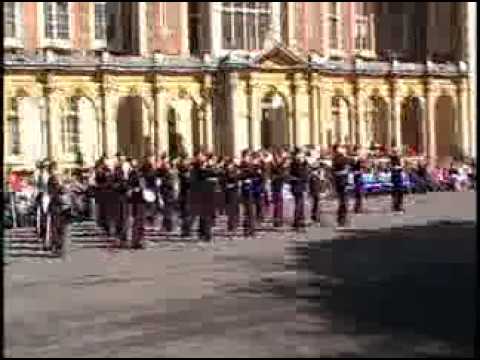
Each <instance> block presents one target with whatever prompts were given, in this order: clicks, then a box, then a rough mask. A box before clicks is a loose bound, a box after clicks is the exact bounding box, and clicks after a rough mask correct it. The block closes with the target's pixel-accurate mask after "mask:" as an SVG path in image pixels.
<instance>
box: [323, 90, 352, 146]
mask: <svg viewBox="0 0 480 360" xmlns="http://www.w3.org/2000/svg"><path fill="white" fill-rule="evenodd" d="M331 106H332V122H331V127H330V132H329V133H328V132H327V139H328V138H329V141H330V142H333V143H337V144H351V143H352V142H353V140H354V138H353V132H354V131H353V129H352V123H351V121H350V116H349V115H350V114H349V106H348V102H347V100H346V99H345V98H344V97H342V96H334V97H333V98H332V104H331ZM330 145H331V144H330Z"/></svg>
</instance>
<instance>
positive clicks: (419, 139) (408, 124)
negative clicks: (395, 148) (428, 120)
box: [401, 97, 425, 154]
mask: <svg viewBox="0 0 480 360" xmlns="http://www.w3.org/2000/svg"><path fill="white" fill-rule="evenodd" d="M423 119H424V109H423V105H422V102H421V100H420V99H419V98H418V97H408V98H406V99H405V101H404V102H403V103H402V115H401V132H402V144H403V145H405V146H406V147H407V148H410V149H413V150H414V151H415V152H416V153H418V154H422V153H423V152H424V150H425V144H424V141H423V135H424V134H423V133H424V130H423V125H424V123H423V121H424V120H423Z"/></svg>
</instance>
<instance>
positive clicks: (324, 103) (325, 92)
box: [317, 86, 332, 146]
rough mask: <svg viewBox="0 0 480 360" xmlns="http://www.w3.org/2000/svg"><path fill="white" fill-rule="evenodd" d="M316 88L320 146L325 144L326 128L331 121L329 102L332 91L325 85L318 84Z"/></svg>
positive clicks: (330, 101)
mask: <svg viewBox="0 0 480 360" xmlns="http://www.w3.org/2000/svg"><path fill="white" fill-rule="evenodd" d="M317 89H318V96H319V103H320V117H319V127H320V132H321V136H320V137H321V138H320V143H321V144H322V146H326V145H327V129H328V127H329V126H330V121H331V112H332V111H331V110H332V109H331V103H332V93H331V92H330V91H329V89H327V88H326V86H320V87H318V88H317ZM320 89H322V90H320Z"/></svg>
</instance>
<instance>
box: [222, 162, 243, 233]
mask: <svg viewBox="0 0 480 360" xmlns="http://www.w3.org/2000/svg"><path fill="white" fill-rule="evenodd" d="M224 169H225V170H224V174H225V175H224V177H223V184H222V185H223V191H224V193H225V210H226V213H227V230H228V231H229V232H234V231H235V230H236V229H237V227H238V218H239V194H238V190H239V187H238V183H239V170H238V168H237V166H236V165H235V163H234V161H233V159H231V158H227V159H226V161H225V164H224Z"/></svg>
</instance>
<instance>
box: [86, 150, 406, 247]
mask: <svg viewBox="0 0 480 360" xmlns="http://www.w3.org/2000/svg"><path fill="white" fill-rule="evenodd" d="M308 155H309V154H305V153H304V152H302V151H300V150H298V149H296V150H295V151H293V152H292V153H288V152H286V151H281V152H274V153H272V154H270V153H269V154H265V153H260V152H252V151H249V150H245V151H244V152H243V153H242V155H241V158H240V159H239V160H237V159H232V158H229V157H224V158H218V157H217V156H216V155H214V154H212V153H207V152H198V153H196V154H195V155H194V157H193V158H192V159H187V158H186V157H185V156H183V157H182V156H180V158H179V159H178V161H177V162H176V163H175V164H171V163H170V162H169V161H168V159H167V157H166V156H165V155H163V156H162V157H161V158H160V161H158V162H155V159H154V158H153V157H150V158H146V159H145V160H144V162H143V164H139V163H138V161H137V160H135V159H127V158H126V157H125V156H122V155H120V154H117V157H116V159H113V160H106V159H101V160H100V161H99V162H98V163H97V165H96V167H95V175H94V186H95V189H96V190H95V202H96V206H97V210H98V211H97V221H98V223H99V224H100V225H101V226H102V227H104V228H105V229H106V230H107V232H109V233H110V234H111V235H115V236H116V237H118V238H119V239H120V240H121V242H122V244H127V239H129V238H130V239H131V242H132V246H133V247H134V248H139V247H142V241H141V239H142V232H143V228H144V221H146V222H147V223H150V224H152V223H153V222H154V220H155V218H156V215H157V214H158V213H159V212H161V213H162V215H163V216H162V217H163V219H162V227H163V230H165V231H167V232H171V231H173V228H174V222H173V215H174V213H175V212H176V211H177V210H178V213H179V217H180V222H181V224H180V228H181V235H182V236H184V237H188V236H190V235H191V232H192V227H193V224H194V223H195V222H196V220H197V219H198V220H199V227H198V235H199V238H200V239H201V240H204V241H210V240H211V238H212V227H213V225H214V221H215V218H216V215H217V214H218V213H219V212H220V213H223V214H225V215H226V216H227V230H228V231H229V232H234V231H235V230H236V229H237V227H238V225H239V220H240V218H241V216H240V215H242V217H243V221H244V223H243V228H244V235H246V236H251V235H253V234H254V233H255V230H256V224H257V223H259V222H261V221H262V220H263V218H264V215H265V209H266V207H269V206H270V205H272V206H273V225H274V226H275V227H281V226H283V212H284V211H283V204H284V193H283V189H284V185H285V184H287V183H288V184H289V185H290V189H291V192H292V195H293V198H294V222H293V224H292V225H293V227H294V228H295V229H302V228H304V227H305V213H304V209H305V200H306V199H305V196H306V193H308V196H310V200H311V204H312V206H311V213H310V214H309V215H310V218H311V220H312V221H313V222H318V221H319V219H320V217H319V215H320V187H321V186H322V185H321V183H322V181H324V180H325V173H324V172H323V169H322V168H321V166H320V165H319V163H318V162H316V163H315V164H311V163H310V164H309V162H308V161H307V156H308ZM354 155H355V156H354V157H351V156H346V154H345V149H344V148H343V147H341V146H334V156H333V159H332V160H333V166H332V170H333V174H334V181H335V188H336V193H337V196H338V201H339V207H338V212H337V221H338V225H339V226H345V224H346V218H347V206H346V188H347V184H348V173H349V171H353V172H354V184H355V186H354V193H355V207H354V211H355V212H361V211H362V193H363V189H362V176H361V174H362V172H363V170H364V162H363V158H362V157H361V156H358V155H359V154H358V151H357V153H356V154H354ZM392 159H393V160H392V164H394V168H395V169H392V174H394V173H395V174H397V173H398V174H400V175H399V176H400V177H398V176H396V175H392V179H394V192H393V194H394V201H393V205H394V210H396V211H400V210H401V209H402V201H403V200H402V196H403V195H402V194H403V191H400V188H401V166H400V161H399V157H398V156H396V155H394V156H392ZM399 171H400V172H399ZM175 175H176V176H177V178H178V182H177V181H176V180H175V177H176V176H175ZM268 179H269V180H270V182H269V183H270V191H268V189H267V180H268ZM396 179H400V183H399V182H398V181H397V180H396ZM177 186H178V189H177V188H176V187H177ZM395 189H398V191H396V190H395ZM176 194H178V196H176ZM129 221H131V223H129Z"/></svg>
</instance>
